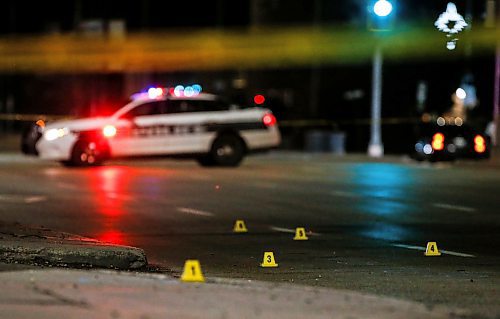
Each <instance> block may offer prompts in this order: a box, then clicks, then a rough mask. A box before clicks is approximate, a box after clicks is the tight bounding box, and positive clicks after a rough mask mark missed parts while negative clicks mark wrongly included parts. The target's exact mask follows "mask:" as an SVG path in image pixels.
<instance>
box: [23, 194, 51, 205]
mask: <svg viewBox="0 0 500 319" xmlns="http://www.w3.org/2000/svg"><path fill="white" fill-rule="evenodd" d="M46 200H47V197H46V196H28V197H25V198H24V202H25V203H26V204H32V203H38V202H43V201H46Z"/></svg>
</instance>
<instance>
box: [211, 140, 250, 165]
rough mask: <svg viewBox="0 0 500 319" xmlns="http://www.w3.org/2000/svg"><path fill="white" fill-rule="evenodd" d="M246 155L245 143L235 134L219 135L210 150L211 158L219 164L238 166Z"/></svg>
mask: <svg viewBox="0 0 500 319" xmlns="http://www.w3.org/2000/svg"><path fill="white" fill-rule="evenodd" d="M244 155H245V144H244V142H243V141H242V140H241V138H239V137H238V136H234V135H222V136H219V137H218V138H217V139H216V140H215V141H214V143H213V145H212V149H211V150H210V158H211V160H212V162H213V163H214V164H215V165H218V166H238V165H239V164H240V163H241V161H242V160H243V156H244Z"/></svg>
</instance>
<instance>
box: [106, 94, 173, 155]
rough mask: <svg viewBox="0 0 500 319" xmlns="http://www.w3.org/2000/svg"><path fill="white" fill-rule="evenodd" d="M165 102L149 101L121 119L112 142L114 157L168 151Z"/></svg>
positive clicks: (156, 153)
mask: <svg viewBox="0 0 500 319" xmlns="http://www.w3.org/2000/svg"><path fill="white" fill-rule="evenodd" d="M164 112H165V101H161V100H159V101H149V102H145V103H143V104H140V105H138V106H136V107H135V108H133V109H131V110H130V111H128V112H127V113H124V114H123V115H122V116H121V117H120V118H119V125H118V132H117V134H116V136H115V138H113V139H111V140H110V143H111V151H112V153H113V155H114V156H130V155H132V156H133V155H158V154H163V153H165V152H166V150H167V146H166V142H165V141H166V136H167V135H168V133H169V131H168V128H167V126H166V125H165V114H164Z"/></svg>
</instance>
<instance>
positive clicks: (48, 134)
mask: <svg viewBox="0 0 500 319" xmlns="http://www.w3.org/2000/svg"><path fill="white" fill-rule="evenodd" d="M68 134H69V130H68V129H67V128H66V127H64V128H53V129H50V130H47V131H45V133H43V137H44V138H45V139H46V140H47V141H53V140H56V139H58V138H61V137H63V136H65V135H68Z"/></svg>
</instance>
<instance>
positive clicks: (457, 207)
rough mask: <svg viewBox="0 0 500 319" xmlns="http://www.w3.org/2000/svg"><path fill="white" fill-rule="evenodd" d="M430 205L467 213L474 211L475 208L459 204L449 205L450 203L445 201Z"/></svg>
mask: <svg viewBox="0 0 500 319" xmlns="http://www.w3.org/2000/svg"><path fill="white" fill-rule="evenodd" d="M432 206H434V207H437V208H443V209H450V210H458V211H461V212H467V213H472V212H475V211H476V209H475V208H472V207H467V206H461V205H450V204H445V203H434V204H432Z"/></svg>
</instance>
